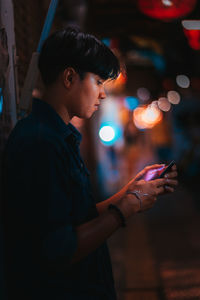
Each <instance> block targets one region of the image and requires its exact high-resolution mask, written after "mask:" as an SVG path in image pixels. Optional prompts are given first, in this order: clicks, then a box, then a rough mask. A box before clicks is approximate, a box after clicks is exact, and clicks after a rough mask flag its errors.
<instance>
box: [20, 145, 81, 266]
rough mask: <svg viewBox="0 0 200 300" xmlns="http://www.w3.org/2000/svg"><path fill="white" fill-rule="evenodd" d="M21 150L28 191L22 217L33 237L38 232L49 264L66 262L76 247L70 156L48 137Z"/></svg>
mask: <svg viewBox="0 0 200 300" xmlns="http://www.w3.org/2000/svg"><path fill="white" fill-rule="evenodd" d="M62 150H63V149H62ZM22 153H23V154H24V159H25V160H23V162H22V165H21V170H20V172H19V173H18V174H19V177H20V178H18V180H19V182H20V181H22V182H23V186H24V187H25V190H24V191H23V195H26V200H25V197H24V196H23V197H21V198H22V202H23V205H22V207H23V209H24V213H22V219H23V220H25V221H24V222H25V226H26V225H27V226H29V227H30V229H31V231H32V233H33V237H34V236H35V235H36V234H37V235H38V238H39V244H40V251H41V256H42V257H43V259H44V260H45V261H46V262H47V263H49V264H51V263H53V264H56V263H59V264H60V263H61V264H62V263H63V262H65V264H66V262H69V261H70V259H71V258H72V256H73V254H74V252H75V251H76V248H77V236H76V231H75V228H74V227H73V225H72V220H71V210H72V199H71V192H70V179H69V157H67V156H66V154H65V155H64V154H63V153H62V151H61V149H60V148H59V147H57V146H56V145H54V144H53V143H50V142H46V141H45V142H44V141H42V142H36V143H31V144H30V145H29V146H28V147H26V151H25V150H23V151H22ZM21 159H22V158H21ZM26 160H27V161H26ZM27 197H28V204H27V203H25V201H26V202H27ZM23 198H24V199H23Z"/></svg>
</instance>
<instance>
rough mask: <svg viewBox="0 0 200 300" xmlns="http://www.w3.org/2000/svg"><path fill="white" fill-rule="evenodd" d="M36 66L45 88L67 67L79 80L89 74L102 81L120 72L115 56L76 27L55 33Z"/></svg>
mask: <svg viewBox="0 0 200 300" xmlns="http://www.w3.org/2000/svg"><path fill="white" fill-rule="evenodd" d="M38 67H39V70H40V73H41V77H42V80H43V82H44V84H45V85H47V86H48V85H51V84H52V83H54V82H55V81H56V80H57V78H58V76H59V74H60V73H61V72H62V71H64V70H65V69H66V68H67V67H72V68H74V69H75V71H76V72H77V73H78V74H79V75H80V77H81V78H83V77H84V74H85V73H86V72H91V73H94V74H96V75H99V76H100V77H101V78H102V79H105V80H106V79H109V78H110V79H115V78H117V76H118V75H119V72H120V65H119V61H118V59H117V57H116V56H115V55H114V53H113V52H112V51H111V50H110V49H109V48H108V47H107V46H106V45H105V44H104V43H102V42H101V41H100V40H98V39H97V38H96V37H94V36H93V35H91V34H87V33H83V32H81V31H80V30H79V29H78V28H75V27H68V28H66V29H63V30H59V31H56V32H54V33H53V34H52V35H50V36H49V37H48V38H47V39H46V41H45V42H44V44H43V46H42V49H41V53H40V55H39V60H38Z"/></svg>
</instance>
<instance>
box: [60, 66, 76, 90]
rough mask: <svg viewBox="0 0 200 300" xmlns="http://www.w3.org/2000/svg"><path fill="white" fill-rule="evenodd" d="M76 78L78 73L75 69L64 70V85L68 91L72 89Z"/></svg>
mask: <svg viewBox="0 0 200 300" xmlns="http://www.w3.org/2000/svg"><path fill="white" fill-rule="evenodd" d="M76 76H77V73H76V71H75V70H74V69H73V68H71V67H69V68H67V69H65V70H64V72H63V83H64V85H65V87H66V88H67V89H68V88H70V87H71V86H72V85H73V83H74V81H75V78H76Z"/></svg>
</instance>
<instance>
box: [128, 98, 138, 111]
mask: <svg viewBox="0 0 200 300" xmlns="http://www.w3.org/2000/svg"><path fill="white" fill-rule="evenodd" d="M124 104H125V107H126V108H128V109H130V110H134V109H135V108H136V107H138V104H139V101H138V99H137V98H135V97H131V96H128V97H126V98H125V99H124Z"/></svg>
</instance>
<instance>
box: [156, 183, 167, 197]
mask: <svg viewBox="0 0 200 300" xmlns="http://www.w3.org/2000/svg"><path fill="white" fill-rule="evenodd" d="M164 192H165V186H164V185H163V186H160V187H158V188H157V190H156V193H157V195H161V194H163V193H164Z"/></svg>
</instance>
